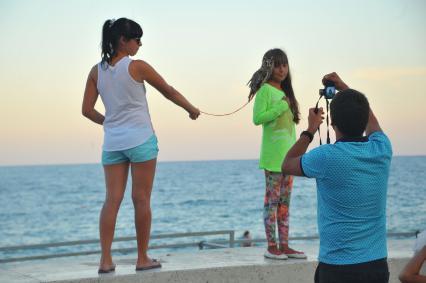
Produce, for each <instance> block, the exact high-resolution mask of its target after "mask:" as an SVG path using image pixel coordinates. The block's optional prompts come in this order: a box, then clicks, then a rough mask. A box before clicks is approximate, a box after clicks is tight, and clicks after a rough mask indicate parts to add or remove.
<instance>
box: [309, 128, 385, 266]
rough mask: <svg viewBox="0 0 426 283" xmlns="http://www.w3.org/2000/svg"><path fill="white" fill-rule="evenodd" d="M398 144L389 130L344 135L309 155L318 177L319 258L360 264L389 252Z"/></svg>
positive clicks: (312, 173)
mask: <svg viewBox="0 0 426 283" xmlns="http://www.w3.org/2000/svg"><path fill="white" fill-rule="evenodd" d="M391 159H392V147H391V143H390V141H389V139H388V137H387V136H386V135H385V134H384V133H383V132H374V133H372V134H371V135H370V136H369V137H368V138H367V137H364V138H359V139H352V140H348V139H346V140H345V139H341V140H339V141H337V142H336V143H335V144H327V145H323V146H320V147H317V148H315V149H313V150H311V151H310V152H308V153H306V154H304V155H303V156H302V158H301V167H302V171H303V173H304V175H305V176H307V177H310V178H316V183H317V201H318V207H317V221H318V230H319V235H320V252H319V261H320V262H323V263H328V264H355V263H363V262H369V261H373V260H377V259H381V258H385V257H387V247H386V194H387V185H388V184H387V183H388V177H389V167H390V163H391Z"/></svg>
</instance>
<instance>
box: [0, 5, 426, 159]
mask: <svg viewBox="0 0 426 283" xmlns="http://www.w3.org/2000/svg"><path fill="white" fill-rule="evenodd" d="M0 11H1V17H0V25H1V27H2V28H1V30H0V38H1V45H0V60H1V62H2V64H1V66H0V78H1V93H0V96H1V101H2V103H1V104H0V121H1V122H0V132H1V141H0V144H1V146H0V165H15V164H54V163H87V162H99V158H100V151H101V145H102V128H101V127H99V126H97V125H95V124H93V123H91V122H90V121H89V120H87V119H85V118H84V117H82V116H81V114H80V106H81V99H82V95H83V90H84V84H85V80H86V77H87V74H88V71H89V70H90V68H91V66H93V65H94V64H96V63H97V62H98V61H99V59H100V48H99V46H100V36H101V27H102V24H103V22H104V21H105V20H106V19H108V18H116V19H117V18H119V17H123V16H124V17H128V18H131V19H133V20H135V21H137V22H138V23H140V24H141V26H142V28H143V30H144V36H143V38H142V42H143V46H142V48H141V49H140V51H139V53H138V54H137V55H136V56H135V58H137V59H143V60H146V61H148V62H149V63H150V64H151V65H153V66H154V67H155V68H156V69H157V71H159V72H160V74H162V75H163V76H164V77H165V78H166V80H167V81H168V82H169V83H170V84H171V85H173V86H174V87H175V88H176V89H178V90H180V91H181V92H182V93H183V94H184V95H185V96H186V97H187V98H188V99H189V100H190V101H191V102H192V103H193V104H194V105H196V106H197V107H199V108H200V109H201V110H204V111H207V112H229V111H232V110H233V109H234V108H237V107H239V106H240V105H242V104H243V103H244V102H245V101H246V97H247V92H248V88H247V87H246V85H245V84H246V83H247V81H248V79H249V78H250V76H251V74H252V73H253V72H254V71H255V70H256V69H257V68H258V67H259V65H260V61H261V58H262V56H263V54H264V52H265V51H267V50H268V49H270V48H273V47H279V48H282V49H284V50H285V51H286V52H287V53H288V57H289V61H290V69H291V72H292V76H293V86H294V89H295V92H296V97H297V98H298V100H299V102H300V106H301V112H302V117H303V121H302V122H301V124H300V125H298V127H297V130H298V132H300V131H302V130H304V128H305V127H306V113H307V109H308V108H309V107H311V106H312V105H314V103H315V102H316V99H317V93H318V89H319V88H320V87H321V85H320V80H321V77H322V76H323V75H324V74H325V73H326V72H330V71H337V72H338V73H339V74H340V75H341V76H342V78H343V79H344V80H346V81H347V83H348V84H349V85H350V86H351V87H353V88H356V89H359V90H360V91H362V92H364V93H365V94H366V95H367V96H368V98H369V100H370V103H371V105H372V107H373V109H374V111H375V112H376V114H377V115H378V117H379V119H380V122H381V124H382V126H383V128H384V130H385V132H387V133H388V135H389V136H390V138H391V140H392V142H393V146H394V153H395V154H397V155H418V154H426V148H425V147H424V146H423V141H424V140H425V138H426V134H425V133H424V132H423V131H421V130H419V129H421V128H424V127H423V126H422V125H421V124H420V126H418V125H413V124H418V123H422V121H423V120H424V119H425V118H426V117H425V116H426V115H425V114H424V113H425V111H424V109H423V108H424V105H426V103H425V102H426V91H425V81H426V52H425V50H426V1H423V0H419V1H412V0H401V1H268V2H266V1H209V2H206V1H150V2H148V1H53V0H51V1H38V0H34V1H19V0H18V1H12V0H9V1H1V2H0ZM148 101H149V105H150V111H151V116H152V120H153V124H154V128H155V130H156V132H157V135H158V137H159V141H160V156H159V160H160V161H166V160H199V159H204V160H205V159H247V158H257V157H258V154H259V146H260V138H261V128H260V127H255V126H253V124H252V122H251V108H252V105H249V106H248V107H247V108H245V109H244V110H243V111H241V112H239V113H238V114H236V115H234V116H232V117H228V118H213V117H207V116H201V117H200V118H199V120H197V121H195V122H194V121H191V120H189V119H188V118H187V115H186V113H185V112H184V111H183V110H181V109H179V108H178V107H176V106H174V105H173V104H171V103H170V102H169V101H167V100H165V99H164V98H163V97H161V95H160V94H159V93H158V92H156V91H155V90H154V89H152V88H148ZM98 109H99V110H101V111H102V110H103V107H102V105H101V103H99V104H98ZM323 132H325V131H324V130H323ZM316 145H317V142H316V141H315V142H314V143H313V146H316Z"/></svg>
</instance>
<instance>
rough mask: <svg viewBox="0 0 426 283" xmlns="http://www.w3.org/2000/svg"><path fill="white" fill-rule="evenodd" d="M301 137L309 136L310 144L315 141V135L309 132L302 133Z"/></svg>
mask: <svg viewBox="0 0 426 283" xmlns="http://www.w3.org/2000/svg"><path fill="white" fill-rule="evenodd" d="M300 136H307V137H308V138H309V143H310V142H312V140H313V139H314V135H313V134H312V133H311V132H309V131H303V132H301V133H300Z"/></svg>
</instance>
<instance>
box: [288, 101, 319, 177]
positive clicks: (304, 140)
mask: <svg viewBox="0 0 426 283" xmlns="http://www.w3.org/2000/svg"><path fill="white" fill-rule="evenodd" d="M323 114H324V112H323V109H322V108H318V113H315V108H311V109H309V118H308V121H309V122H308V124H309V125H308V129H307V132H308V133H310V134H311V135H312V137H313V136H314V134H315V132H316V131H317V129H318V127H319V126H320V125H321V123H322V120H323V119H324V117H323V116H322V115H323ZM310 143H311V139H310V137H309V134H307V135H304V134H302V135H301V136H300V138H299V139H298V140H297V141H296V143H295V144H294V145H293V146H292V147H291V148H290V150H289V151H288V152H287V155H286V157H285V159H284V162H283V164H282V166H281V170H282V173H283V174H285V175H293V176H303V175H304V174H303V171H302V168H301V167H300V158H301V157H302V155H303V154H304V153H305V152H306V150H307V149H308V146H309V144H310Z"/></svg>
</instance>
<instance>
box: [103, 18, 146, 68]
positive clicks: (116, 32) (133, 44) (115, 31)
mask: <svg viewBox="0 0 426 283" xmlns="http://www.w3.org/2000/svg"><path fill="white" fill-rule="evenodd" d="M142 35H143V31H142V28H141V26H140V25H139V24H138V23H136V22H135V21H132V20H129V19H126V18H120V19H118V20H106V21H105V23H104V26H103V28H102V64H104V63H110V62H111V59H112V58H113V57H115V56H116V55H117V53H118V51H121V52H125V53H127V54H128V55H130V56H133V55H135V54H136V53H137V52H138V49H139V47H140V46H141V45H142V44H141V37H142Z"/></svg>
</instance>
